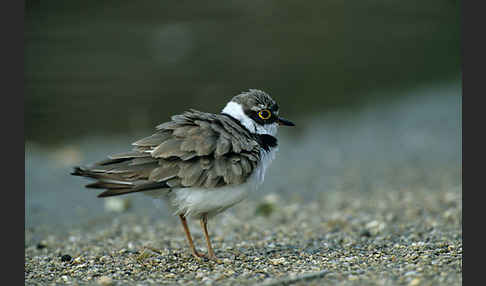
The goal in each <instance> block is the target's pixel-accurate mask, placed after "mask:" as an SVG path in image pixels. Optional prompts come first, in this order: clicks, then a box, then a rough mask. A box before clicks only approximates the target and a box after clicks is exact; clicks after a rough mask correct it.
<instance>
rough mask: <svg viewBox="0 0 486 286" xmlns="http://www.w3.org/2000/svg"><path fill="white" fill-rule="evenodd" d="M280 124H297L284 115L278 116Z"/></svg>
mask: <svg viewBox="0 0 486 286" xmlns="http://www.w3.org/2000/svg"><path fill="white" fill-rule="evenodd" d="M278 125H284V126H295V124H294V123H293V122H292V121H290V120H287V119H285V118H283V117H279V118H278Z"/></svg>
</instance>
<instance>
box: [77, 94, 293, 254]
mask: <svg viewBox="0 0 486 286" xmlns="http://www.w3.org/2000/svg"><path fill="white" fill-rule="evenodd" d="M278 112H279V111H278V105H277V103H276V102H275V101H274V100H273V99H272V98H271V97H270V96H269V95H268V94H266V93H265V92H263V91H260V90H254V89H251V90H249V91H248V92H244V93H241V94H239V95H237V96H235V97H233V98H232V100H231V101H230V102H228V103H227V105H226V106H225V108H224V109H223V110H222V113H221V114H211V113H205V112H200V111H197V110H193V109H191V110H189V111H187V112H184V113H183V114H179V115H175V116H172V118H171V120H170V121H168V122H165V123H162V124H160V125H158V126H157V128H156V129H157V131H156V132H155V134H152V135H150V136H148V137H146V138H142V139H140V140H138V141H136V142H135V143H133V146H134V147H133V150H132V151H130V152H126V153H122V154H115V155H111V156H109V157H108V159H106V160H103V161H101V162H98V163H96V164H94V165H93V166H91V167H88V168H81V167H76V168H75V169H74V172H73V173H72V174H73V175H77V176H84V177H89V178H92V179H94V180H96V181H95V182H94V183H91V184H89V185H87V187H88V188H96V189H104V190H105V191H104V192H102V193H101V194H99V195H98V196H99V197H109V196H118V195H124V194H129V193H134V192H145V194H148V195H151V196H154V197H157V198H163V199H166V200H167V201H168V203H169V207H172V208H174V214H176V215H179V217H180V219H181V223H182V226H183V227H184V231H185V233H186V236H187V240H188V242H189V246H190V248H191V252H192V254H193V255H194V256H195V257H201V256H203V255H201V254H200V253H199V252H198V251H197V250H196V248H195V246H194V244H193V241H192V237H191V234H190V232H189V228H188V226H187V223H186V218H187V217H192V218H198V219H199V220H200V222H201V227H202V229H203V231H204V235H205V238H206V242H207V247H208V258H210V259H217V258H216V255H215V253H214V251H213V249H212V246H211V242H210V239H209V234H208V230H207V221H208V219H209V218H210V217H212V216H214V215H216V214H218V213H220V212H222V211H224V210H226V209H227V208H229V207H231V206H233V205H235V204H236V203H238V202H240V201H241V200H243V199H244V198H245V197H246V196H247V195H248V193H249V192H250V191H252V190H255V189H256V188H257V187H258V186H259V185H260V184H261V183H262V182H263V180H264V174H265V170H266V168H267V167H268V166H269V165H270V163H271V162H272V160H273V158H274V156H275V151H276V147H277V139H276V137H275V135H276V133H277V127H278V126H279V125H286V126H293V125H294V124H293V123H292V122H290V121H288V120H286V119H284V118H282V117H280V116H279V115H278Z"/></svg>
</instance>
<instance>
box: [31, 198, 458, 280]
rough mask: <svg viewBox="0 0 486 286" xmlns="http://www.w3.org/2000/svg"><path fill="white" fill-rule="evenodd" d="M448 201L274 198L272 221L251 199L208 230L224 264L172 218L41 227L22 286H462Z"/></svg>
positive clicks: (127, 217) (197, 234) (129, 217)
mask: <svg viewBox="0 0 486 286" xmlns="http://www.w3.org/2000/svg"><path fill="white" fill-rule="evenodd" d="M458 191H460V190H458ZM424 192H425V190H424ZM424 196H428V198H429V199H427V200H424V199H423V197H424ZM441 196H443V194H441V191H439V190H438V191H436V192H431V191H430V190H427V192H426V193H424V194H422V193H420V191H417V193H411V194H410V195H403V197H400V196H398V195H391V196H390V195H386V194H383V193H380V192H378V191H377V193H374V192H373V191H372V190H370V191H369V192H367V193H366V194H363V193H353V194H349V193H348V194H346V195H342V196H336V197H334V199H335V201H333V202H332V203H331V202H327V201H326V202H322V204H323V205H322V206H319V205H317V206H316V205H315V204H317V202H315V203H314V204H307V203H305V202H302V203H299V202H294V201H292V202H291V204H292V206H293V207H292V208H293V209H294V208H295V209H296V211H292V212H290V211H288V210H286V209H285V207H281V206H284V205H285V203H286V201H283V200H281V201H277V198H274V197H270V198H267V199H266V201H267V202H272V203H275V201H277V202H278V203H277V205H279V206H280V207H278V208H275V209H274V210H273V213H272V214H271V215H269V216H261V215H258V214H256V213H255V210H256V209H257V208H258V206H259V204H260V203H261V202H259V201H257V200H255V201H252V200H248V201H245V202H243V203H241V204H239V205H237V206H235V207H234V208H233V209H231V211H228V212H230V214H229V215H228V216H230V218H228V217H225V214H222V215H219V216H216V217H215V218H214V219H212V220H211V221H210V223H209V231H210V234H212V236H213V237H214V240H213V247H214V249H215V251H216V255H217V256H218V258H219V259H220V260H221V262H222V263H221V264H219V263H217V262H214V261H209V260H207V259H195V258H194V257H192V255H191V254H190V251H189V249H188V246H187V242H186V238H185V235H184V232H183V230H182V228H181V226H180V225H179V222H178V221H177V220H176V219H175V218H166V219H164V218H160V217H159V218H150V217H145V216H143V215H140V214H136V213H133V214H132V213H130V212H126V213H124V214H123V215H120V216H117V218H116V220H113V221H106V222H100V223H98V224H94V225H92V226H90V225H82V226H71V227H70V228H69V236H66V235H65V233H63V232H60V231H56V230H55V229H47V228H46V229H44V228H43V227H45V226H39V227H37V228H33V230H31V229H26V230H25V231H26V242H25V244H26V248H25V284H27V285H51V284H58V285H59V284H63V285H64V284H71V285H93V283H96V284H98V285H160V284H164V285H165V284H169V285H175V284H177V285H214V284H217V285H260V284H263V285H285V284H286V283H297V285H307V284H310V285H321V284H325V285H335V284H338V285H382V284H383V283H384V284H385V285H392V284H393V285H408V286H417V285H460V284H461V283H462V220H461V219H451V218H450V217H448V218H445V217H443V216H441V213H443V212H444V211H446V210H448V209H450V208H453V207H456V208H457V209H454V210H453V211H451V212H450V213H451V214H460V213H461V212H460V211H459V210H460V209H461V203H460V202H459V203H455V204H453V205H452V204H450V203H449V204H447V203H444V204H441V200H440V199H439V198H440V197H441ZM455 197H459V198H460V195H457V196H455ZM349 198H353V200H359V201H360V203H359V204H354V203H349ZM412 198H413V201H415V202H417V204H419V203H420V204H421V207H422V209H423V211H422V212H416V211H409V212H407V211H406V210H405V209H406V208H413V204H411V201H410V200H412ZM434 198H436V199H434ZM458 200H459V199H458ZM442 201H443V200H442ZM378 202H380V203H378ZM427 202H433V203H431V204H430V205H428V204H427ZM289 204H290V202H289ZM324 204H325V207H324ZM390 216H392V217H393V222H389V221H388V220H387V217H390ZM428 216H431V217H433V218H434V220H436V222H437V223H436V224H435V223H434V224H433V225H432V224H430V220H428ZM331 217H332V221H333V222H332V223H330V222H331V219H330V218H331ZM385 222H386V223H385ZM189 227H190V228H191V231H192V233H193V238H194V243H195V244H196V246H197V247H198V249H199V250H200V251H201V252H203V253H205V252H206V248H205V241H204V236H203V235H202V232H201V231H200V229H199V228H198V227H199V223H198V222H197V221H191V220H189ZM31 231H32V232H33V233H35V235H33V234H32V233H29V232H31ZM31 237H36V240H34V239H33V238H32V239H30V240H29V239H28V238H31ZM39 241H42V245H46V246H47V247H38V244H39ZM73 257H74V258H73ZM67 262H70V263H67ZM383 281H385V282H383ZM386 281H387V282H386ZM278 283H280V284H278ZM299 283H300V284H299Z"/></svg>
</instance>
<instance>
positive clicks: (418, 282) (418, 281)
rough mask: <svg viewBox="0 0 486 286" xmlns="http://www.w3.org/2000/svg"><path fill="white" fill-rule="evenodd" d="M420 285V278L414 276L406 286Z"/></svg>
mask: <svg viewBox="0 0 486 286" xmlns="http://www.w3.org/2000/svg"><path fill="white" fill-rule="evenodd" d="M417 285H420V279H419V278H414V279H412V280H411V281H410V283H408V286H417Z"/></svg>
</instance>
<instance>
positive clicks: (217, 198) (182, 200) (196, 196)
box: [169, 148, 277, 218]
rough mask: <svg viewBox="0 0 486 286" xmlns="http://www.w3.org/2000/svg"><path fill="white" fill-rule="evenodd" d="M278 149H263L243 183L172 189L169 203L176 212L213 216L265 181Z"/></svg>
mask: <svg viewBox="0 0 486 286" xmlns="http://www.w3.org/2000/svg"><path fill="white" fill-rule="evenodd" d="M276 151H277V148H273V149H272V150H271V151H270V152H265V151H263V152H262V155H261V162H260V164H258V166H257V168H256V169H255V170H254V173H253V174H252V175H251V176H250V178H248V180H247V181H246V183H244V184H242V185H238V186H228V187H220V188H215V189H209V190H208V189H201V188H182V189H174V190H172V192H171V194H170V195H169V203H170V204H171V205H172V206H173V207H174V209H175V214H176V215H179V214H184V215H185V216H186V217H194V218H199V217H200V216H201V215H202V214H204V213H207V214H208V216H209V217H212V216H214V215H216V214H218V213H220V212H222V211H224V210H226V209H227V208H229V207H231V206H233V205H235V204H237V203H239V202H241V201H242V200H243V199H245V198H246V197H247V196H248V195H249V194H250V192H252V191H254V190H256V189H258V187H259V186H260V185H261V184H262V183H263V180H264V179H265V172H266V170H267V168H268V166H269V165H270V163H271V162H272V160H273V159H274V158H275V152H276Z"/></svg>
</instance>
